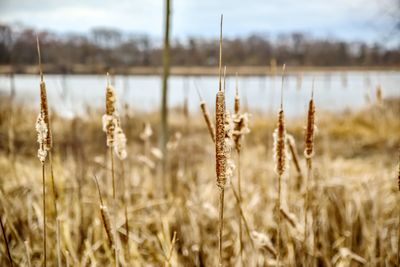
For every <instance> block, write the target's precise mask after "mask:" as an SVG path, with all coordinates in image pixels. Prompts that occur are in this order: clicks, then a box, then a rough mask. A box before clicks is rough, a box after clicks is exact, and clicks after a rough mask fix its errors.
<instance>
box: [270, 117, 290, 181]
mask: <svg viewBox="0 0 400 267" xmlns="http://www.w3.org/2000/svg"><path fill="white" fill-rule="evenodd" d="M273 137H274V161H275V172H276V173H277V174H278V175H280V176H282V175H283V173H284V172H285V170H286V168H287V161H286V156H287V152H286V129H285V117H284V112H283V109H281V110H280V111H279V113H278V127H277V128H276V129H275V131H274V134H273Z"/></svg>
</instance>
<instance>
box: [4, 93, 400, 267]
mask: <svg viewBox="0 0 400 267" xmlns="http://www.w3.org/2000/svg"><path fill="white" fill-rule="evenodd" d="M227 90H228V89H227ZM38 94H39V90H38ZM316 97H317V96H316ZM0 101H1V104H0V203H1V205H0V219H1V222H2V225H3V226H4V231H3V234H4V235H2V238H1V242H0V265H1V266H8V265H9V264H10V262H9V257H8V256H7V252H6V251H7V250H9V252H10V257H11V259H12V262H13V265H14V266H40V265H43V263H44V258H45V257H44V247H43V234H44V231H43V230H44V229H46V261H47V262H46V263H47V265H48V266H117V265H118V266H217V265H218V260H219V248H218V239H219V238H218V232H219V206H218V205H219V204H218V201H219V193H218V192H219V189H218V187H217V186H216V173H215V146H214V144H213V140H212V139H211V138H210V135H209V132H208V130H207V125H206V123H205V121H204V118H203V116H202V114H201V112H200V108H199V111H198V113H188V112H187V111H186V110H185V109H182V108H181V107H176V108H174V109H171V110H170V133H169V134H170V138H169V141H168V144H167V149H168V154H167V155H168V156H167V157H166V158H163V155H162V153H161V152H160V150H159V149H158V148H157V147H158V145H157V140H158V136H159V132H158V124H159V116H158V113H156V112H154V113H152V112H150V113H141V112H139V111H135V110H134V107H130V106H128V105H126V106H125V108H124V109H123V110H120V111H119V115H118V124H117V125H119V126H122V128H123V131H124V133H125V136H126V138H127V144H126V152H127V155H126V158H125V159H123V158H124V155H122V157H121V155H116V154H117V153H121V151H119V152H118V151H117V149H116V150H115V152H117V153H114V151H113V150H112V147H108V146H107V145H106V133H105V132H104V131H103V126H102V116H103V114H104V113H105V109H104V110H93V109H90V108H88V109H87V111H86V114H85V115H84V116H81V117H75V118H72V119H70V118H64V117H62V116H59V115H58V114H56V113H54V112H53V113H50V117H49V122H50V124H47V125H51V132H52V138H53V140H52V147H51V154H52V155H51V156H52V159H51V165H50V161H49V155H47V157H46V159H45V161H44V162H45V163H44V164H43V166H44V167H43V168H44V169H45V190H46V195H45V207H46V209H45V216H43V215H44V214H43V195H42V193H43V192H42V190H43V188H42V179H43V177H42V175H43V173H42V164H41V162H40V161H39V159H38V157H37V149H38V146H39V144H38V143H37V138H38V136H37V132H36V131H35V121H36V119H37V114H38V113H39V108H38V109H33V108H31V107H26V106H22V105H18V104H15V103H14V104H13V103H12V102H11V101H10V100H9V98H8V96H4V95H3V96H1V99H0ZM117 101H119V99H117ZM249 103H250V107H249V109H250V110H249V111H248V112H249V113H251V100H249ZM109 104H110V105H111V106H112V103H109ZM199 104H200V102H199ZM48 105H49V108H50V110H51V109H52V103H48ZM207 105H208V106H209V108H210V110H211V106H212V105H214V103H207ZM111 106H108V107H107V108H111ZM315 108H316V113H315V124H316V127H315V131H314V132H315V137H314V138H313V146H314V147H313V150H314V151H313V157H312V163H313V164H312V169H311V174H312V175H311V176H310V180H309V182H308V183H307V177H308V175H307V173H308V172H307V164H306V162H307V159H306V157H305V156H304V152H303V151H304V149H305V142H304V140H305V137H304V134H305V133H304V128H305V126H306V125H307V110H299V114H304V116H303V117H302V118H300V117H301V116H299V118H296V119H291V118H289V119H286V121H285V127H286V134H290V135H292V136H293V139H294V140H295V144H294V143H293V142H285V140H283V143H284V144H285V145H284V147H285V151H283V153H285V159H286V160H285V161H286V163H285V166H286V167H285V170H284V172H283V173H282V175H280V176H281V177H280V178H279V179H278V175H277V172H276V171H275V169H276V162H275V161H274V151H273V146H274V140H273V136H272V134H273V132H274V129H275V128H276V127H277V126H276V125H277V121H278V118H277V114H278V111H277V112H276V116H275V115H274V116H271V115H266V114H259V113H255V114H251V116H249V122H248V128H249V130H250V132H249V133H248V134H246V135H245V136H243V137H241V140H240V142H241V149H240V165H239V162H238V153H237V152H236V149H235V142H234V141H235V140H234V138H235V131H233V137H232V136H229V135H228V134H227V135H226V136H225V140H226V141H227V142H228V143H227V145H226V146H227V147H228V146H229V144H230V143H229V139H231V140H232V149H231V151H230V153H229V154H230V155H229V156H230V162H233V163H234V165H235V168H234V169H232V173H231V174H230V173H226V174H225V176H226V178H227V180H226V182H225V187H224V188H225V202H224V203H225V204H224V218H223V222H224V228H223V231H222V244H221V249H222V259H221V260H222V263H223V266H276V265H277V261H278V258H279V262H280V265H281V266H398V265H397V263H398V255H397V253H398V238H399V209H400V208H399V205H398V203H399V198H400V192H399V188H398V181H397V178H398V175H399V173H398V172H399V166H398V164H399V151H398V149H399V147H400V135H399V133H400V120H399V114H400V100H399V99H384V100H382V101H381V102H377V103H371V104H370V105H369V106H366V107H365V108H364V109H362V110H358V111H352V112H350V111H344V112H340V113H332V112H325V111H323V110H324V107H319V106H316V107H315ZM226 109H227V110H229V111H231V114H232V113H233V110H234V107H226ZM109 111H110V112H111V113H112V110H109ZM111 113H110V114H111ZM210 115H211V122H212V123H214V116H213V114H210ZM234 118H237V117H234ZM103 120H104V118H103ZM233 122H234V123H235V120H233ZM107 125H108V124H107V123H106V126H107ZM119 126H118V127H119ZM236 126H237V125H236ZM225 129H226V128H225ZM105 130H106V132H107V130H108V128H107V127H106V129H105ZM278 132H279V131H278ZM114 133H116V132H114ZM217 133H218V131H217ZM236 134H237V132H236ZM278 135H279V133H278ZM116 139H117V137H116ZM120 141H121V140H120ZM217 141H218V137H217ZM278 142H279V140H278ZM289 143H290V144H291V145H293V144H294V145H295V146H292V147H290V146H289ZM118 144H121V143H118ZM122 146H123V140H122ZM44 148H45V146H44ZM289 148H290V149H291V150H290V149H289ZM110 151H111V153H110ZM290 151H294V152H295V154H297V157H296V158H294V157H293V153H290ZM48 152H50V151H48ZM275 152H276V151H275ZM281 152H282V151H281ZM226 153H228V152H226ZM111 155H113V156H111ZM120 158H122V159H123V160H121V159H120ZM111 162H112V163H111ZM162 162H164V164H165V168H164V171H162V169H161V166H162V165H163V164H162ZM296 162H297V167H298V168H299V169H300V172H301V173H299V172H298V169H297V168H296ZM228 165H229V166H230V164H229V162H228ZM229 166H228V167H229ZM50 167H52V168H50ZM227 169H229V168H227ZM112 170H113V172H112ZM238 171H240V180H241V182H240V183H241V186H240V188H238ZM112 173H113V174H112ZM278 173H279V172H278ZM52 174H53V175H52ZM52 176H53V178H54V184H53V182H52ZM113 176H114V181H113ZM95 179H97V181H98V188H97V187H96V182H95ZM278 180H280V183H281V186H280V188H281V190H278V189H279V188H278V185H279V181H278ZM113 182H114V183H115V186H113ZM307 188H308V190H307ZM98 189H99V190H98ZM238 189H239V190H240V192H238ZM99 191H100V194H99ZM278 192H281V193H280V194H279V195H280V196H279V199H280V201H279V204H277V200H278ZM114 193H115V195H114ZM239 193H240V195H239ZM99 197H101V199H100V198H99ZM307 199H308V201H307ZM305 201H307V202H308V203H305ZM239 203H240V204H239ZM396 203H397V204H396ZM278 205H279V206H280V212H279V210H278ZM305 205H307V206H308V207H307V208H306V209H307V210H308V212H307V219H305ZM44 218H45V223H44ZM278 229H279V231H278ZM278 232H279V235H278ZM305 235H306V236H305ZM278 236H279V237H278ZM4 238H5V239H4ZM5 240H7V243H8V245H7V246H6V243H5ZM278 240H279V241H278ZM278 244H279V246H278Z"/></svg>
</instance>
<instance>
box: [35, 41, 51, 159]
mask: <svg viewBox="0 0 400 267" xmlns="http://www.w3.org/2000/svg"><path fill="white" fill-rule="evenodd" d="M36 45H37V51H38V57H39V72H40V112H41V113H42V114H43V115H42V116H43V120H44V123H45V124H46V127H47V133H46V138H45V139H46V140H45V142H44V149H46V150H47V151H49V150H50V149H51V147H52V145H53V144H52V136H51V130H50V120H49V108H48V106H47V93H46V83H45V82H44V80H43V71H42V60H41V56H40V45H39V38H38V37H36Z"/></svg>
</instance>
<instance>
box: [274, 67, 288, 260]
mask: <svg viewBox="0 0 400 267" xmlns="http://www.w3.org/2000/svg"><path fill="white" fill-rule="evenodd" d="M282 71H283V73H282V87H281V105H280V110H279V113H278V125H277V128H276V129H275V131H274V134H273V138H274V151H273V152H274V153H273V155H274V162H275V172H276V174H277V175H278V199H277V205H276V206H277V207H276V211H277V218H278V230H277V266H280V257H281V248H280V247H281V244H280V243H281V234H280V228H281V213H280V207H281V183H282V176H283V174H284V173H285V170H286V168H287V160H286V158H287V155H286V154H287V152H286V127H285V115H284V111H283V86H284V78H285V64H284V65H283V68H282Z"/></svg>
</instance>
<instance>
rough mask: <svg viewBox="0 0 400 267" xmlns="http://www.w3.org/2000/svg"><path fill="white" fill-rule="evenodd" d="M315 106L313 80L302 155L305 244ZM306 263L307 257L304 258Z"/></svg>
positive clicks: (305, 239)
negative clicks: (304, 191) (303, 166)
mask: <svg viewBox="0 0 400 267" xmlns="http://www.w3.org/2000/svg"><path fill="white" fill-rule="evenodd" d="M314 123H315V106H314V81H313V85H312V91H311V99H310V102H309V104H308V114H307V126H306V133H305V149H304V156H305V157H306V162H307V181H306V194H305V200H304V242H305V244H307V238H308V210H309V206H310V203H309V202H310V199H309V197H310V184H311V180H312V176H313V173H312V157H313V156H314V129H315V124H314ZM305 261H306V263H308V257H306V258H305Z"/></svg>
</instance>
